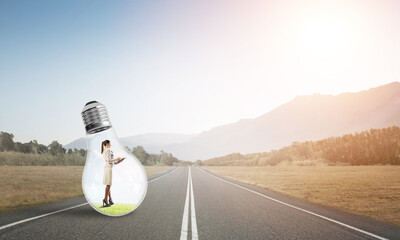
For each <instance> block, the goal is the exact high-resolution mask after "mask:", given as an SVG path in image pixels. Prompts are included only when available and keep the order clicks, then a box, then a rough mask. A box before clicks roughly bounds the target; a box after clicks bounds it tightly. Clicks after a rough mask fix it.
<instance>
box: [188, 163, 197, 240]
mask: <svg viewBox="0 0 400 240" xmlns="http://www.w3.org/2000/svg"><path fill="white" fill-rule="evenodd" d="M189 173H190V200H191V201H190V205H191V210H190V216H191V224H192V240H197V239H199V234H198V233H197V221H196V211H195V207H194V194H193V178H192V171H191V170H190V167H189Z"/></svg>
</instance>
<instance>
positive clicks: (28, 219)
mask: <svg viewBox="0 0 400 240" xmlns="http://www.w3.org/2000/svg"><path fill="white" fill-rule="evenodd" d="M86 204H88V203H83V204H79V205H76V206H73V207H69V208H64V209H61V210H58V211H54V212H50V213H46V214H43V215H39V216H36V217H31V218H27V219H24V220H21V221H18V222H13V223H10V224H7V225H3V226H1V227H0V230H3V229H5V228H8V227H12V226H15V225H18V224H21V223H24V222H28V221H32V220H35V219H38V218H42V217H46V216H49V215H53V214H56V213H59V212H64V211H67V210H70V209H73V208H77V207H81V206H84V205H86Z"/></svg>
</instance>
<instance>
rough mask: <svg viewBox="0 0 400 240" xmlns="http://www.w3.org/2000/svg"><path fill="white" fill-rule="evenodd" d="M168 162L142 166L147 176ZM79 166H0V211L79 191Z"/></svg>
mask: <svg viewBox="0 0 400 240" xmlns="http://www.w3.org/2000/svg"><path fill="white" fill-rule="evenodd" d="M168 168H170V167H169V166H149V167H145V169H146V172H147V176H150V175H153V174H155V173H158V172H162V171H164V170H166V169H168ZM82 171H83V166H26V167H25V166H0V189H1V190H2V196H1V198H0V211H6V210H12V209H17V208H22V207H27V206H31V205H35V204H41V203H48V202H53V201H59V200H62V199H65V198H70V197H76V196H79V195H82V194H83V192H82V185H81V181H82Z"/></svg>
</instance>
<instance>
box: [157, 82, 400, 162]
mask: <svg viewBox="0 0 400 240" xmlns="http://www.w3.org/2000/svg"><path fill="white" fill-rule="evenodd" d="M392 125H397V126H399V125H400V83H399V82H393V83H390V84H387V85H383V86H380V87H376V88H372V89H369V90H365V91H361V92H356V93H343V94H339V95H336V96H332V95H320V94H314V95H309V96H300V97H295V98H294V99H293V100H291V101H289V102H288V103H286V104H283V105H281V106H279V107H277V108H275V109H273V110H272V111H270V112H268V113H266V114H264V115H261V116H259V117H257V118H254V119H245V120H240V121H238V122H235V123H231V124H227V125H223V126H218V127H215V128H212V129H210V130H208V131H205V132H202V133H200V134H198V135H196V136H194V137H192V138H191V139H190V140H188V141H186V142H183V143H176V144H169V145H166V146H163V150H165V151H166V152H170V153H172V154H173V155H174V156H176V157H178V158H179V159H183V160H191V161H194V160H197V159H203V160H204V159H209V158H212V157H217V156H222V155H226V154H229V153H233V152H240V153H251V152H265V151H269V150H271V149H278V148H281V147H283V146H287V145H290V144H292V142H295V141H308V140H319V139H323V138H327V137H331V136H341V135H343V134H346V133H354V132H356V131H362V130H369V129H370V128H384V127H388V126H392Z"/></svg>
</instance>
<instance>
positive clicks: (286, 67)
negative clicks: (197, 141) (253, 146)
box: [0, 0, 400, 144]
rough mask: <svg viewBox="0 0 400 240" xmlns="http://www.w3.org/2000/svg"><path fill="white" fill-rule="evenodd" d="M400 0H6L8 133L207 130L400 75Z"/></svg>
mask: <svg viewBox="0 0 400 240" xmlns="http://www.w3.org/2000/svg"><path fill="white" fill-rule="evenodd" d="M399 12H400V1H384V0H376V1H369V0H359V1H353V0H346V1H288V0H283V1H282V0H279V1H253V0H249V1H235V0H229V1H228V0H226V1H222V0H202V1H151V0H148V1H105V0H104V1H100V0H99V1H82V0H80V1H73V0H70V1H39V0H38V1H15V0H12V1H7V0H2V1H0V106H1V110H2V112H1V114H0V131H5V132H11V133H13V134H14V136H15V138H14V140H15V141H21V142H28V141H30V140H33V139H36V140H38V142H39V143H43V144H49V143H50V142H51V141H53V140H57V141H59V142H60V143H62V144H67V143H69V142H71V141H73V140H75V139H77V138H80V137H84V136H85V134H86V133H85V130H84V126H83V122H82V118H81V115H80V114H81V110H82V108H83V107H84V105H85V104H86V102H88V101H92V100H97V101H99V102H101V103H103V104H104V105H105V106H106V107H107V109H108V112H109V115H110V119H111V122H112V124H113V127H114V129H115V131H116V133H117V135H118V136H119V137H125V136H131V135H136V134H144V133H200V132H202V131H206V130H209V129H211V128H213V127H216V126H218V125H223V124H228V123H232V122H236V121H238V120H240V119H246V118H255V117H258V116H260V115H262V114H264V113H266V112H268V111H270V110H272V109H274V108H275V107H277V106H279V105H281V104H283V103H285V102H287V101H290V100H291V99H293V98H294V97H295V96H300V95H310V94H315V93H320V94H333V95H336V94H339V93H343V92H356V91H360V90H366V89H369V88H372V87H377V86H380V85H383V84H387V83H390V82H394V81H400V44H399V43H400V14H398V13H399Z"/></svg>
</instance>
